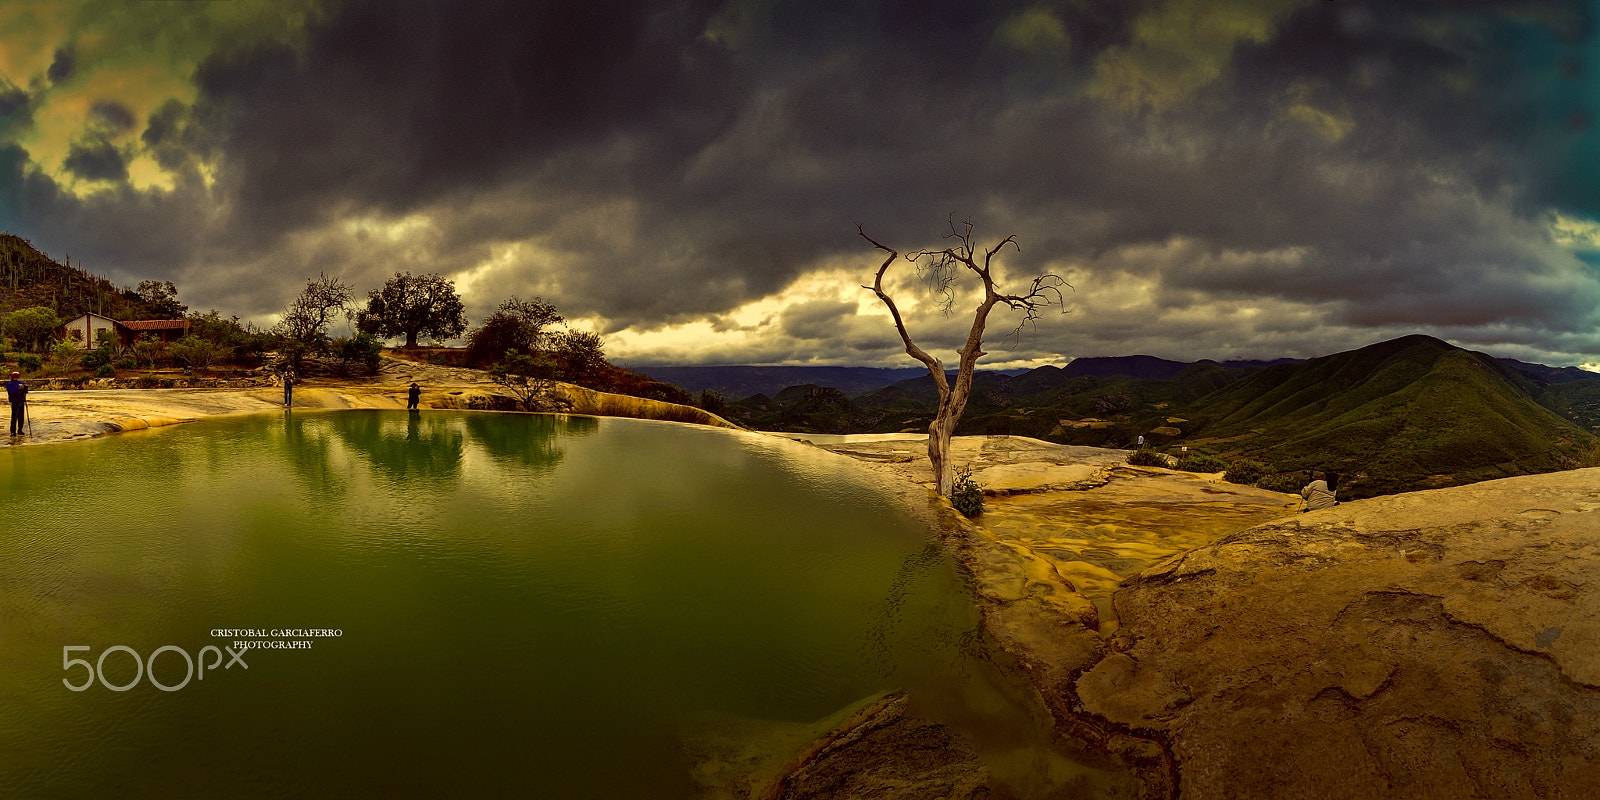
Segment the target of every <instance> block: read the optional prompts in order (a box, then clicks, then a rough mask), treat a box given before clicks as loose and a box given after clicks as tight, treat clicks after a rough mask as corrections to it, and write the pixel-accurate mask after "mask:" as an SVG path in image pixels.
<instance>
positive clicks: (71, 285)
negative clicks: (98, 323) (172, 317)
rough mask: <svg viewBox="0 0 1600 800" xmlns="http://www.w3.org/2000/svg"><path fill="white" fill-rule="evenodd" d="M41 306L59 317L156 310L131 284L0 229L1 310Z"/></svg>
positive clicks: (149, 315) (143, 315)
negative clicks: (121, 283) (65, 260)
mask: <svg viewBox="0 0 1600 800" xmlns="http://www.w3.org/2000/svg"><path fill="white" fill-rule="evenodd" d="M36 306H44V307H47V308H51V309H54V310H55V312H56V314H57V315H58V316H60V317H61V318H62V319H72V318H74V317H77V316H79V315H80V314H84V313H89V312H93V313H95V314H101V315H103V316H107V317H111V318H112V319H119V320H134V319H153V318H157V317H159V316H162V315H159V314H156V313H154V310H153V309H151V308H150V307H149V305H148V304H147V303H146V302H145V301H144V299H143V298H141V297H140V296H139V294H138V293H137V292H135V291H134V290H133V289H128V288H122V289H119V288H117V286H116V285H115V284H113V283H112V282H111V281H108V280H106V279H105V278H102V277H100V276H98V275H95V274H92V273H90V272H86V271H84V270H82V269H79V268H77V267H74V266H70V264H62V263H59V262H57V261H55V260H54V259H52V258H50V257H49V256H47V255H45V254H44V253H41V252H39V251H38V250H37V249H35V248H34V246H33V244H32V243H31V242H29V241H28V240H27V239H24V238H22V237H20V236H15V235H12V234H9V233H0V313H9V312H12V311H16V310H18V309H23V308H33V307H36Z"/></svg>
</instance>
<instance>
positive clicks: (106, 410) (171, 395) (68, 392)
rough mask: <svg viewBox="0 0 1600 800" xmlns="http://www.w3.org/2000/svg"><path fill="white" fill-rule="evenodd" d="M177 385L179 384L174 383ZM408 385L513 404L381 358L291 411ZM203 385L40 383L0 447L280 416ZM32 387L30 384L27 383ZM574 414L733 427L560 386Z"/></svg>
mask: <svg viewBox="0 0 1600 800" xmlns="http://www.w3.org/2000/svg"><path fill="white" fill-rule="evenodd" d="M172 380H173V381H174V383H179V382H184V381H183V380H182V379H172ZM412 381H416V382H418V383H419V384H420V385H421V386H422V388H423V393H422V401H421V404H420V405H421V406H422V407H423V408H433V409H477V410H498V411H505V410H512V409H514V408H515V407H516V401H515V400H514V399H513V398H512V397H510V396H509V395H507V394H506V393H505V392H504V391H503V390H501V388H500V387H499V386H497V385H496V384H494V383H493V382H492V381H490V380H489V379H488V377H487V374H486V373H484V372H482V371H479V370H471V369H460V368H456V367H445V366H439V365H434V364H424V363H419V362H415V361H407V360H402V359H398V358H392V357H388V356H385V357H384V358H383V359H382V361H381V362H380V367H379V372H378V375H376V376H373V377H366V378H321V377H316V378H309V379H307V380H305V381H304V382H302V383H301V384H299V385H298V386H296V387H295V390H294V407H295V408H297V409H302V410H315V409H340V408H390V409H403V408H405V407H406V389H407V387H408V386H409V385H410V384H411V382H412ZM211 382H212V381H210V380H209V379H207V378H205V377H191V378H189V379H187V383H188V384H189V385H185V386H176V385H175V386H173V387H171V388H98V389H96V388H84V389H77V388H72V389H67V388H50V387H51V386H52V384H50V383H49V382H48V381H46V382H44V383H43V384H42V385H41V386H40V387H39V389H38V390H37V391H34V392H31V393H30V395H29V413H30V415H31V416H32V420H31V424H32V430H31V432H30V433H29V434H28V435H26V436H22V437H15V438H9V439H7V438H5V437H0V446H17V445H32V444H49V443H52V442H61V441H68V440H72V439H83V438H89V437H94V436H101V435H104V434H107V433H117V432H120V431H130V430H143V429H146V428H156V427H162V426H166V425H176V424H180V423H185V422H193V421H195V420H197V419H201V418H204V417H211V416H222V415H231V414H251V413H260V412H263V411H278V410H282V408H283V389H282V385H281V384H277V383H274V382H272V381H270V380H268V379H263V378H250V379H242V380H236V381H227V382H225V383H228V385H226V386H221V387H216V386H211V385H208V384H209V383H211ZM30 383H31V382H30ZM558 388H559V389H560V390H561V391H562V392H563V393H565V395H566V396H567V399H568V401H569V402H570V403H571V404H572V413H574V414H588V415H594V416H616V417H635V418H641V419H665V420H673V421H682V422H694V423H698V424H702V425H712V426H716V427H728V428H731V427H734V426H733V425H731V424H730V423H728V422H727V421H725V420H723V419H721V418H719V417H717V416H715V415H712V414H709V413H706V412H705V411H702V410H700V409H698V408H692V407H689V406H680V405H677V404H674V403H663V402H660V401H656V400H645V399H641V398H637V397H626V396H623V395H613V394H607V393H604V392H596V391H594V390H592V389H584V388H582V387H579V386H573V385H570V384H559V385H558Z"/></svg>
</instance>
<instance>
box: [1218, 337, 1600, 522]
mask: <svg viewBox="0 0 1600 800" xmlns="http://www.w3.org/2000/svg"><path fill="white" fill-rule="evenodd" d="M1515 381H1516V376H1514V375H1512V374H1511V370H1510V368H1508V367H1506V366H1503V365H1501V364H1500V363H1498V362H1497V361H1495V360H1494V359H1493V358H1491V357H1489V356H1485V355H1483V354H1481V353H1474V352H1471V351H1467V350H1462V349H1460V348H1457V347H1454V346H1452V345H1449V344H1447V343H1445V342H1442V341H1439V340H1437V339H1433V338H1430V337H1426V336H1408V337H1404V338H1401V339H1396V340H1393V341H1389V342H1381V343H1379V344H1376V345H1371V346H1369V347H1365V348H1361V349H1360V350H1353V351H1350V352H1346V353H1338V354H1335V355H1332V356H1326V357H1324V358H1319V359H1312V360H1311V361H1308V362H1306V363H1304V364H1300V365H1295V366H1293V367H1272V368H1268V369H1265V370H1262V371H1261V372H1259V373H1256V374H1255V375H1251V376H1249V377H1247V378H1245V379H1243V380H1240V381H1238V382H1237V383H1234V384H1232V385H1230V386H1227V387H1224V388H1222V389H1220V390H1218V391H1216V392H1213V393H1211V394H1209V395H1207V396H1206V397H1205V398H1203V400H1202V401H1201V402H1200V403H1198V404H1197V408H1196V409H1195V411H1194V413H1195V416H1196V418H1195V420H1194V430H1195V435H1194V436H1192V437H1190V438H1189V439H1188V443H1189V445H1190V446H1192V447H1201V448H1205V449H1207V450H1215V451H1217V452H1218V453H1219V454H1223V455H1226V456H1231V457H1243V458H1252V459H1255V460H1259V461H1262V462H1264V463H1267V464H1270V465H1273V466H1274V467H1275V468H1277V469H1279V470H1284V469H1303V468H1308V467H1313V466H1323V467H1327V468H1331V469H1337V470H1340V471H1341V472H1344V473H1346V474H1348V475H1349V476H1350V478H1351V480H1350V494H1351V495H1353V496H1366V495H1373V494H1389V493H1392V492H1398V491H1406V490H1409V489H1415V488H1424V487H1435V486H1450V485H1455V484H1460V483H1471V482H1474V481H1479V480H1487V479H1490V478H1500V477H1507V476H1510V475H1521V474H1528V473H1537V472H1551V471H1555V470H1560V469H1570V468H1573V467H1577V466H1580V465H1584V464H1587V463H1590V462H1591V460H1592V459H1593V458H1594V457H1595V455H1596V454H1597V453H1600V440H1597V439H1596V438H1595V437H1594V436H1592V435H1591V434H1588V433H1586V432H1585V431H1583V430H1581V429H1579V428H1578V427H1577V425H1575V424H1574V423H1573V422H1572V421H1570V420H1568V419H1564V418H1562V417H1561V416H1559V415H1557V414H1556V413H1555V412H1553V411H1551V410H1550V409H1548V408H1545V407H1544V406H1541V405H1540V404H1539V403H1538V402H1537V401H1536V399H1535V398H1534V397H1532V396H1530V395H1529V394H1528V393H1526V392H1525V391H1524V390H1523V389H1522V388H1520V387H1519V386H1517V385H1516V382H1515Z"/></svg>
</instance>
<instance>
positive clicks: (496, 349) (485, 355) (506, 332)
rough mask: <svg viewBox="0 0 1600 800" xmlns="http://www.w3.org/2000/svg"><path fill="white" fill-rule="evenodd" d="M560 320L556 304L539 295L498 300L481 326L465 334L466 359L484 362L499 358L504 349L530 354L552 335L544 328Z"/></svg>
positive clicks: (544, 343)
mask: <svg viewBox="0 0 1600 800" xmlns="http://www.w3.org/2000/svg"><path fill="white" fill-rule="evenodd" d="M562 321H563V319H562V317H561V314H559V313H558V312H557V311H556V307H555V306H553V305H551V304H550V303H547V302H545V301H544V300H542V299H540V298H538V297H535V298H533V299H532V300H521V299H518V298H516V297H513V298H511V299H510V300H507V301H505V302H504V303H501V304H500V309H499V310H498V311H496V312H494V313H493V314H490V315H489V318H488V319H485V320H484V321H483V326H482V327H480V328H477V329H476V330H474V331H473V332H472V333H471V334H470V335H468V336H467V359H468V360H469V361H471V362H472V363H474V364H478V365H486V364H491V363H494V362H495V361H498V360H499V359H500V358H501V356H502V355H504V354H505V353H506V352H507V351H510V352H515V353H520V354H522V355H530V356H531V355H533V354H534V353H535V352H537V351H538V350H540V349H542V348H543V347H544V346H545V345H546V343H547V341H548V339H549V337H550V336H551V333H550V332H549V331H548V330H546V329H547V328H549V327H550V326H552V325H557V324H559V323H561V322H562Z"/></svg>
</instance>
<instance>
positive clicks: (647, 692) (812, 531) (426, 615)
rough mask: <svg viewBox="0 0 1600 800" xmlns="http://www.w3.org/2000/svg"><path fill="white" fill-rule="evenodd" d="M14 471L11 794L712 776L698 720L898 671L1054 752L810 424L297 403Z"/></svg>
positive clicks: (937, 582)
mask: <svg viewBox="0 0 1600 800" xmlns="http://www.w3.org/2000/svg"><path fill="white" fill-rule="evenodd" d="M0 487H3V488H0V491H3V493H4V494H3V497H4V500H5V508H6V511H7V514H8V517H9V520H10V521H9V523H8V524H7V526H6V529H5V533H4V535H3V537H0V698H3V699H4V702H3V703H0V787H5V788H6V791H5V792H4V794H6V795H7V796H24V797H80V796H94V795H100V796H117V797H141V796H149V797H174V796H176V797H199V796H217V797H221V796H240V797H242V796H254V797H287V796H338V795H362V796H447V795H455V796H499V795H508V794H512V795H521V796H545V797H649V798H672V797H687V796H691V795H693V794H695V793H696V792H703V791H705V789H706V787H705V786H704V785H701V784H698V783H696V781H697V780H700V779H697V778H695V777H694V776H695V775H696V774H697V773H696V769H695V766H696V765H695V764H694V763H692V758H691V756H689V755H687V754H688V753H689V752H690V751H691V750H692V748H686V746H685V740H686V739H685V737H686V736H692V735H693V728H694V726H695V725H696V724H697V723H696V721H697V720H699V721H703V720H706V719H708V718H718V719H738V720H744V721H751V720H757V721H770V722H772V723H775V724H779V723H795V722H810V721H814V720H817V719H820V718H822V717H824V716H827V715H829V714H831V713H833V712H835V711H837V710H839V709H840V708H842V707H845V706H847V705H848V704H850V703H852V702H856V701H858V700H860V699H862V698H864V697H867V696H870V695H872V694H873V693H875V692H880V691H885V690H889V689H895V688H909V689H910V691H911V693H912V696H913V699H914V700H918V699H919V698H920V704H921V705H922V706H923V707H924V708H926V709H934V712H932V713H940V712H938V709H944V710H945V712H947V716H949V717H950V719H951V720H954V722H953V723H952V724H955V725H957V727H958V728H960V727H962V726H965V728H964V729H963V733H964V734H965V735H967V736H969V737H971V738H973V739H974V740H976V741H978V742H979V744H980V749H985V748H988V750H990V751H996V752H998V751H999V750H1005V749H1007V748H1010V749H1011V750H1012V751H1016V750H1017V748H1019V747H1020V748H1022V749H1023V750H1026V749H1027V748H1028V746H1027V745H1019V744H1018V743H1017V742H1016V741H1015V740H1016V737H1017V736H1018V735H1019V734H1018V731H1019V730H1022V729H1025V728H1027V726H1028V723H1026V722H1025V720H1023V719H1022V717H1023V716H1024V715H1023V714H1022V712H1020V711H1019V710H1018V708H1015V707H1012V706H1011V705H1010V704H1011V701H1010V700H1008V699H1007V696H1006V694H1005V693H1004V692H1002V691H1000V690H998V689H996V688H995V685H996V683H995V681H994V680H993V676H992V675H990V674H989V672H988V670H987V669H986V668H985V666H984V665H983V664H982V663H981V661H980V660H979V659H977V658H975V653H974V647H973V645H972V642H973V640H974V631H975V627H976V625H977V615H976V613H975V611H974V610H973V607H972V604H971V601H970V597H969V594H968V591H967V589H966V587H965V586H964V584H963V582H962V580H961V579H960V578H959V577H958V576H957V574H956V572H955V571H954V570H953V569H952V568H951V565H950V564H949V563H948V562H947V560H946V559H945V557H944V556H943V555H942V553H941V550H940V548H939V547H938V546H937V545H936V543H934V542H932V541H930V539H929V535H928V533H927V532H926V531H924V530H922V529H920V528H919V527H918V526H917V525H916V524H915V523H914V522H912V520H911V519H910V518H909V517H907V516H905V515H904V514H903V513H902V512H900V511H898V510H897V509H895V508H894V507H892V506H891V505H889V504H888V502H887V501H885V500H884V499H882V497H881V495H879V494H878V493H876V492H875V491H873V490H872V489H871V488H870V487H868V486H867V485H866V484H864V483H863V482H862V481H861V480H860V479H859V476H858V475H857V474H856V473H854V472H852V471H851V468H850V467H849V466H848V465H845V464H844V463H843V462H842V461H841V460H840V459H838V458H837V457H835V456H832V455H829V454H826V453H821V452H817V451H814V450H812V449H810V448H807V447H805V446H802V445H796V444H793V443H789V442H783V441H777V440H774V439H772V438H770V437H764V436H760V435H755V434H742V433H734V432H728V431H722V430H714V429H708V428H697V427H691V426H683V425H673V424H666V423H653V422H645V421H639V420H624V419H600V420H596V419H591V418H583V417H554V416H536V415H520V414H473V413H454V412H429V413H425V414H406V413H402V412H376V411H370V412H369V411H350V412H338V413H304V412H293V413H286V414H283V415H281V416H253V417H242V418H229V419H211V420H206V421H202V422H199V423H195V424H192V425H185V426H179V427H176V428H167V429H161V430H152V431H147V432H139V433H134V434H125V435H119V436H114V437H106V438H103V439H100V440H95V441H91V442H79V443H71V444H66V445H53V446H46V447H23V448H10V449H8V450H7V451H6V452H5V453H4V454H0ZM334 632H337V635H333V633H334ZM208 646H209V647H211V648H214V650H211V651H208V650H206V648H207V647H208ZM68 648H75V649H68ZM163 648H166V649H164V650H163ZM246 648H251V649H246ZM158 651H159V652H158ZM192 662H196V663H198V664H201V665H205V666H206V670H205V671H203V672H200V671H198V670H197V669H195V668H191V667H190V664H191V663H192ZM213 662H216V663H213ZM76 687H83V688H82V690H81V691H76V690H74V689H75V688H76ZM161 687H168V688H172V687H177V688H172V690H171V691H166V690H164V689H163V688H161ZM758 727H759V726H758ZM1024 738H1026V735H1025V734H1024ZM986 742H995V743H998V744H994V745H993V746H992V747H991V746H989V745H987V744H985V743H986ZM997 748H998V750H997ZM1030 757H1031V758H1035V759H1037V758H1040V757H1041V756H1038V755H1037V754H1035V755H1033V756H1030ZM1006 758H1007V757H1005V756H1000V757H997V758H996V761H997V764H998V763H1000V762H1003V761H1006ZM1057 768H1061V767H1060V766H1059V765H1056V766H1051V765H1045V766H1044V767H1039V766H1038V765H1034V766H1032V767H1028V768H1026V769H1024V770H1023V771H1025V772H1026V771H1029V770H1038V769H1042V770H1043V772H1040V773H1039V774H1038V775H1035V776H1033V778H1023V779H1021V780H1022V781H1023V782H1027V781H1028V780H1040V781H1042V782H1043V783H1044V784H1049V783H1050V780H1045V779H1044V777H1045V776H1048V774H1049V773H1050V771H1051V770H1052V769H1057ZM997 769H998V770H999V771H1004V767H997ZM1067 769H1070V767H1067ZM1070 777H1071V776H1068V778H1070ZM1019 791H1021V793H1023V794H1027V793H1029V792H1028V791H1026V790H1019Z"/></svg>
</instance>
